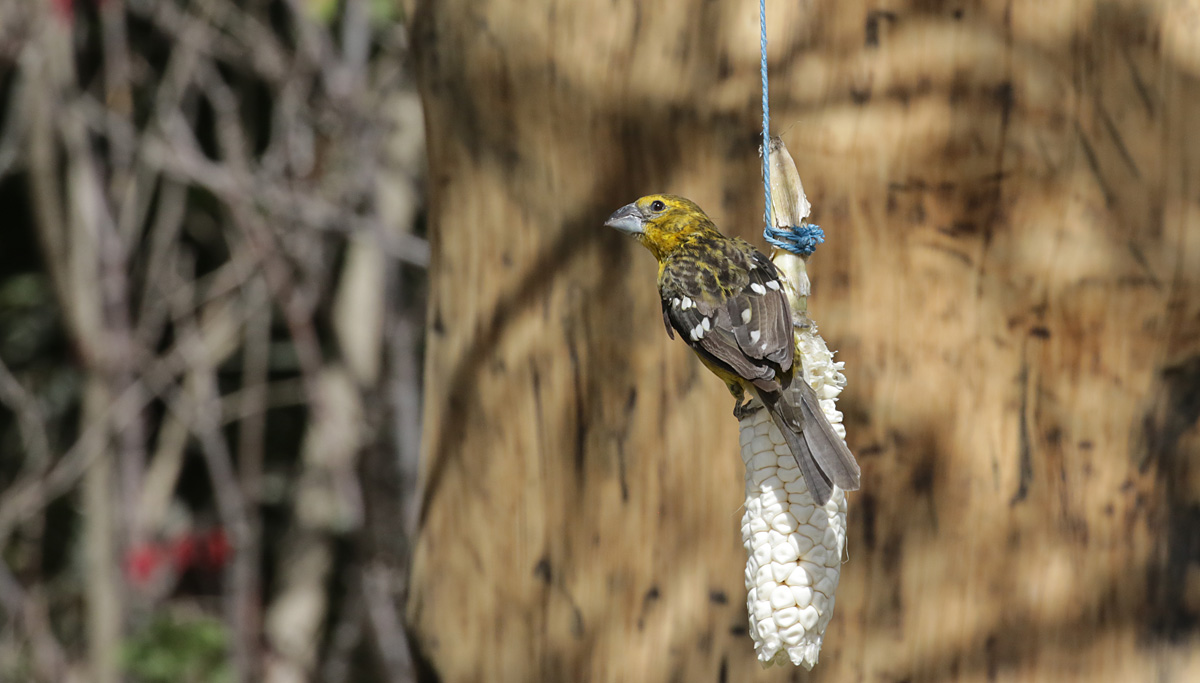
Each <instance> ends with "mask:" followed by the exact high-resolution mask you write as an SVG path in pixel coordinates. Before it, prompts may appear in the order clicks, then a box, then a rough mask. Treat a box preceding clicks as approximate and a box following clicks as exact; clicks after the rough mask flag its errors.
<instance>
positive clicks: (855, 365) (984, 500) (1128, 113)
mask: <svg viewBox="0 0 1200 683" xmlns="http://www.w3.org/2000/svg"><path fill="white" fill-rule="evenodd" d="M1198 22H1200V4H1198V3H1196V2H1184V1H1180V2H1173V3H1152V2H1141V3H1137V2H1129V3H1121V4H1116V3H1101V2H1079V3H1052V4H1044V3H1039V2H1011V1H1009V2H1000V1H993V0H981V1H979V2H975V3H967V4H966V5H964V4H961V3H948V2H947V3H943V2H913V3H901V2H893V3H883V4H882V5H881V4H879V3H864V2H854V1H847V2H841V3H813V2H801V3H796V2H770V3H768V23H769V27H768V35H769V37H770V39H771V42H770V57H771V68H772V72H771V73H772V82H771V83H772V114H773V119H772V120H773V128H774V130H775V131H776V132H783V134H784V137H785V139H786V141H787V143H788V146H789V147H790V148H791V150H792V153H793V155H794V156H795V158H796V161H797V163H798V165H799V168H800V172H801V175H802V177H803V179H804V182H805V188H806V189H807V190H808V195H809V198H810V199H811V200H812V202H813V206H814V216H813V218H814V220H815V222H817V223H820V224H822V225H823V227H824V228H825V229H826V232H827V236H828V237H827V241H826V244H824V245H823V246H822V247H821V248H820V249H818V251H817V254H816V255H815V256H814V257H813V261H812V265H811V267H810V274H811V276H812V280H813V298H812V299H811V300H810V310H811V312H812V315H813V317H814V318H815V319H816V320H817V321H818V322H819V323H820V324H821V330H822V333H823V335H824V336H825V338H826V340H827V341H828V342H829V343H830V346H831V347H833V348H836V349H840V352H841V353H840V355H839V357H838V358H839V360H843V361H845V362H846V364H847V368H846V374H847V376H848V377H849V380H850V385H849V387H848V388H847V390H846V392H845V393H844V394H843V397H844V398H843V400H842V402H841V403H840V408H841V409H842V410H844V411H845V412H846V415H847V421H846V426H847V431H848V434H849V437H848V438H849V443H850V445H851V448H852V449H853V450H854V451H855V452H856V453H857V454H858V456H859V459H860V461H861V463H862V467H863V487H862V490H861V491H859V492H857V493H855V494H851V496H850V513H849V515H850V539H849V548H850V551H849V560H848V562H847V564H846V565H845V566H844V567H843V575H842V581H841V586H840V589H839V597H840V600H839V602H838V607H837V611H836V613H835V615H834V618H833V622H832V624H831V625H830V628H829V631H828V632H827V636H826V643H825V651H824V657H823V658H822V661H821V663H820V664H819V665H818V666H817V668H816V669H815V670H814V673H813V676H814V677H816V678H821V679H824V680H831V681H832V680H868V681H902V680H920V681H931V680H1016V679H1020V680H1040V681H1062V680H1088V681H1093V680H1096V681H1099V680H1111V681H1129V680H1150V679H1162V680H1178V681H1183V680H1200V647H1197V646H1198V645H1200V638H1198V635H1200V634H1198V633H1197V625H1198V624H1200V590H1198V589H1197V586H1200V542H1198V540H1197V539H1200V468H1197V467H1195V466H1194V465H1193V463H1194V462H1196V457H1197V455H1198V454H1200V429H1198V428H1197V417H1198V415H1200V389H1198V387H1200V137H1198V136H1196V135H1190V136H1189V135H1188V132H1189V129H1191V128H1194V127H1195V116H1196V112H1198V111H1200V82H1198V78H1200V41H1197V40H1196V39H1195V35H1196V30H1197V29H1196V26H1197V25H1198ZM414 45H415V47H416V50H417V53H418V65H417V69H418V73H419V77H420V79H421V85H422V89H423V96H424V98H425V107H426V119H427V125H428V133H429V159H430V163H429V174H430V184H431V187H430V190H431V207H430V223H431V234H432V240H433V267H432V272H431V283H430V286H431V292H432V298H431V301H430V308H429V312H430V318H429V333H428V338H427V344H428V353H427V361H426V363H427V364H426V375H425V382H426V387H427V389H426V402H425V409H426V413H425V430H424V434H425V444H424V466H423V467H424V469H423V487H422V490H423V494H422V495H423V498H422V508H421V515H420V522H419V524H420V527H419V536H418V540H417V547H416V554H415V559H414V566H413V574H412V582H411V585H410V595H409V605H408V618H409V621H410V625H411V628H412V634H413V637H414V639H415V640H416V642H417V645H418V650H419V653H420V656H421V657H422V658H423V660H424V662H425V666H426V667H427V672H430V673H435V674H436V675H437V676H438V677H440V680H442V681H447V682H451V681H474V680H514V681H516V680H528V681H535V680H536V681H583V680H612V681H617V680H627V681H629V680H633V681H659V680H687V681H706V680H711V681H718V680H748V679H750V678H751V677H754V676H757V678H756V680H766V679H770V680H784V679H786V678H787V677H788V676H789V675H790V672H787V671H776V672H773V673H768V674H758V673H756V669H757V664H756V663H755V662H754V656H753V648H752V644H751V642H750V640H749V637H748V636H747V635H746V634H745V624H746V614H745V607H744V597H745V596H744V592H743V588H742V582H743V578H742V564H743V563H744V561H745V557H744V554H743V551H742V549H741V547H740V543H739V539H738V531H737V524H738V519H739V517H740V513H739V510H738V509H737V508H738V505H739V504H740V501H741V494H742V490H741V489H742V485H741V472H740V469H741V465H740V463H739V458H738V445H737V422H736V421H735V420H734V419H733V418H732V417H731V416H730V414H729V411H730V409H731V407H732V403H731V401H730V399H729V397H728V395H727V394H726V393H725V390H724V388H723V387H722V386H721V384H720V382H718V381H717V380H716V379H715V378H712V377H709V376H708V375H707V374H706V373H705V372H704V371H703V369H702V368H701V366H700V365H699V363H698V362H697V361H696V360H695V359H694V358H692V356H691V354H690V353H689V352H688V351H687V350H686V349H685V348H684V346H683V345H682V344H681V343H679V341H678V340H676V341H673V342H672V341H670V340H668V339H667V337H666V335H665V334H664V333H663V330H662V322H661V317H660V313H659V309H658V302H657V300H656V293H655V290H654V274H655V269H654V265H653V259H652V258H651V257H650V256H649V255H648V254H646V253H644V251H643V250H642V249H641V248H640V247H639V246H638V245H637V244H635V243H633V242H632V241H629V240H626V239H623V238H622V236H620V235H619V234H616V233H615V232H614V231H610V230H607V229H605V228H603V227H602V225H601V224H602V222H603V220H604V218H605V217H606V216H607V215H608V213H609V212H611V211H612V210H613V209H615V208H617V207H618V206H620V205H622V204H624V203H626V202H629V201H632V200H633V199H635V198H636V197H638V196H640V195H644V194H648V193H651V192H660V191H667V192H673V193H677V194H683V195H686V196H688V197H690V198H692V199H694V200H696V201H697V202H698V203H699V204H700V205H701V206H703V207H705V208H706V209H707V210H708V212H709V213H710V215H711V216H712V217H713V218H714V219H715V220H716V221H717V223H718V225H720V226H722V227H723V228H724V229H725V230H726V232H729V233H734V234H739V235H741V236H744V237H746V238H748V239H752V240H754V241H756V242H757V243H758V244H760V245H761V244H762V241H761V237H760V236H759V231H760V230H761V222H762V221H761V215H762V208H761V207H762V199H761V180H760V177H759V170H758V169H759V159H758V156H757V140H756V136H757V134H758V128H759V116H760V112H759V109H758V98H759V97H760V92H759V77H758V69H757V66H758V54H757V46H758V31H757V16H756V15H755V13H754V7H753V5H752V4H751V3H734V2H730V1H728V0H723V1H719V2H707V3H702V4H692V3H687V4H685V3H658V4H642V3H638V2H629V1H625V2H617V3H610V2H599V1H597V0H589V1H585V2H574V3H555V2H545V3H534V4H530V3H519V4H518V3H515V2H512V1H511V0H479V1H466V0H443V1H441V2H428V1H426V2H422V3H419V6H418V8H417V15H416V17H415V23H414Z"/></svg>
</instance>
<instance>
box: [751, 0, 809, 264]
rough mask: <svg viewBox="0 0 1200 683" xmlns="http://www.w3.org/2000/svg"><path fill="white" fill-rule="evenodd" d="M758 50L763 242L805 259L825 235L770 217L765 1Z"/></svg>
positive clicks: (761, 3) (761, 7)
mask: <svg viewBox="0 0 1200 683" xmlns="http://www.w3.org/2000/svg"><path fill="white" fill-rule="evenodd" d="M758 33H759V41H758V44H759V50H760V52H761V53H762V66H761V68H762V113H763V117H762V118H763V123H762V160H763V218H764V220H765V222H766V227H765V228H763V239H765V240H767V242H768V243H769V244H771V245H772V246H775V247H778V248H780V249H786V250H787V251H790V252H792V253H793V254H796V255H798V256H808V255H809V254H811V253H813V251H815V250H816V248H817V245H818V244H821V243H822V242H824V241H825V232H824V231H823V230H821V227H820V226H818V225H814V224H812V223H806V224H805V225H794V226H791V227H785V228H777V227H775V221H774V220H772V218H771V216H772V214H773V213H774V212H775V211H774V208H773V207H772V206H771V138H770V135H771V132H770V131H771V98H770V96H769V92H770V90H769V88H768V85H767V0H758Z"/></svg>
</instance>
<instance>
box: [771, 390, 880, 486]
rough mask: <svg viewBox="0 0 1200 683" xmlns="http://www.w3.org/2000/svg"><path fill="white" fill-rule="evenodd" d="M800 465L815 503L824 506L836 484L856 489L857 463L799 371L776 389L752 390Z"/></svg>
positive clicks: (857, 479) (857, 484)
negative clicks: (774, 390) (781, 386)
mask: <svg viewBox="0 0 1200 683" xmlns="http://www.w3.org/2000/svg"><path fill="white" fill-rule="evenodd" d="M755 393H757V394H758V399H759V400H760V401H762V403H763V405H764V406H766V407H767V410H768V411H769V412H770V413H771V419H772V420H773V421H774V422H775V426H776V427H778V428H779V431H781V432H783V438H784V440H786V441H787V444H788V448H789V449H790V450H791V451H792V455H793V456H795V458H796V464H797V465H799V466H800V473H801V474H802V475H804V482H805V483H806V484H808V490H809V491H810V492H811V493H812V496H813V499H814V500H816V502H817V504H818V505H824V504H825V503H826V502H827V501H828V500H829V496H830V495H831V494H832V492H833V485H834V484H837V485H838V486H839V487H841V489H842V490H843V491H857V490H858V486H859V469H858V463H857V462H856V461H855V460H854V454H853V453H851V452H850V449H849V448H847V447H846V442H845V441H843V440H842V437H840V436H838V433H837V432H835V431H834V430H833V425H831V424H829V420H827V419H826V418H825V413H824V412H822V411H821V406H820V404H819V403H818V402H817V394H816V392H814V391H813V389H812V387H810V386H809V385H808V382H805V381H804V378H803V377H802V376H801V373H799V372H797V373H796V377H795V379H794V380H793V381H792V382H791V383H790V384H789V385H788V386H787V387H785V388H784V389H783V390H782V391H780V392H769V393H768V392H765V391H760V390H755Z"/></svg>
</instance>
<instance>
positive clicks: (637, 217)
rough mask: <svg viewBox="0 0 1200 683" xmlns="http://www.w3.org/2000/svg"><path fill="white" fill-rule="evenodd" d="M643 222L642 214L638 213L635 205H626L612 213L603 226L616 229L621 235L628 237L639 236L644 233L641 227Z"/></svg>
mask: <svg viewBox="0 0 1200 683" xmlns="http://www.w3.org/2000/svg"><path fill="white" fill-rule="evenodd" d="M643 223H645V220H644V219H643V218H642V212H641V211H638V208H637V204H626V205H625V206H622V207H621V208H619V209H617V210H616V211H614V212H613V215H611V216H609V217H608V220H606V221H604V224H605V225H607V226H608V227H610V228H616V229H617V230H620V231H621V232H623V233H627V234H630V235H640V234H642V233H643V232H645V231H646V230H645V228H643V227H642V225H643Z"/></svg>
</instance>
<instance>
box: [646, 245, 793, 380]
mask: <svg viewBox="0 0 1200 683" xmlns="http://www.w3.org/2000/svg"><path fill="white" fill-rule="evenodd" d="M779 277H780V276H779V273H778V271H777V270H776V269H775V266H774V265H773V264H772V263H771V261H770V259H768V258H767V257H766V256H765V255H763V254H762V253H761V252H759V251H758V250H756V249H754V247H752V246H751V245H750V244H749V243H747V242H744V241H742V240H732V239H721V240H719V241H714V242H713V243H711V244H704V245H698V247H697V249H696V250H695V252H694V253H689V252H686V251H685V252H683V253H680V254H678V255H677V256H675V257H673V258H672V259H671V260H670V261H669V262H667V263H666V264H664V267H663V271H662V274H661V276H660V278H659V285H660V287H659V289H660V293H661V295H662V306H663V314H664V316H665V318H666V321H667V322H668V323H669V324H670V326H671V327H673V328H675V330H676V331H677V332H679V334H680V336H682V337H683V340H684V341H685V342H687V343H688V345H690V346H691V347H692V348H694V349H696V350H697V351H698V352H700V353H702V354H705V355H706V356H707V357H709V358H711V359H713V360H715V361H717V362H718V363H719V364H720V365H723V366H725V367H727V368H728V369H729V370H730V371H731V372H732V373H734V374H736V375H738V376H740V377H742V378H744V379H746V380H749V381H751V382H754V383H755V384H756V385H758V386H759V387H760V388H762V389H764V390H767V391H776V390H778V389H779V382H778V380H777V379H776V376H777V375H778V374H779V373H781V372H786V371H787V370H788V369H789V368H791V366H792V353H793V342H792V329H791V328H792V317H791V309H790V308H789V306H788V302H787V297H786V296H784V294H783V287H782V283H781V282H780V279H779Z"/></svg>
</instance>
